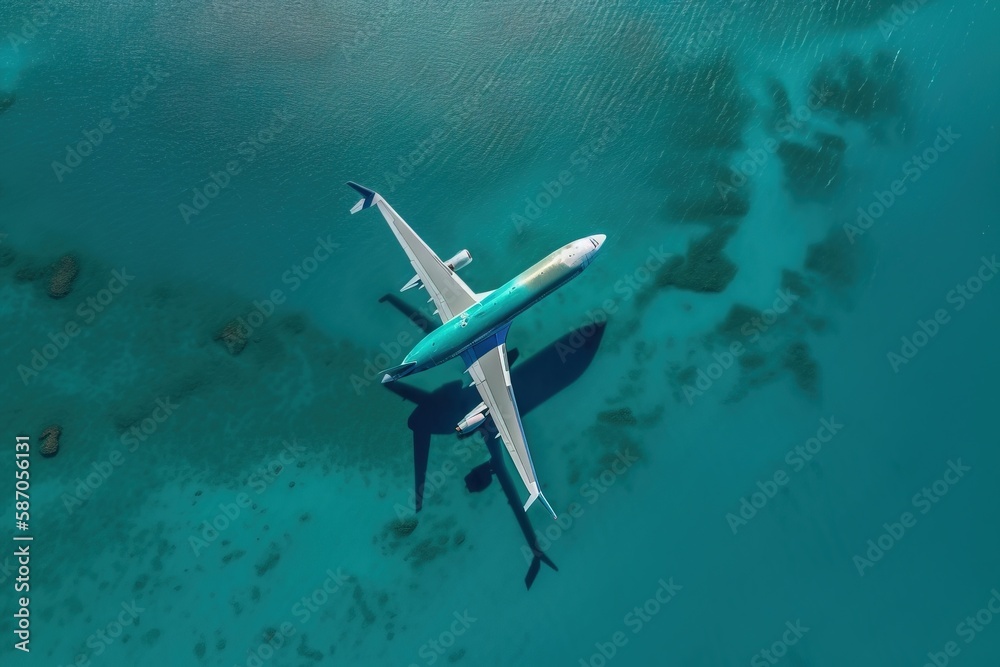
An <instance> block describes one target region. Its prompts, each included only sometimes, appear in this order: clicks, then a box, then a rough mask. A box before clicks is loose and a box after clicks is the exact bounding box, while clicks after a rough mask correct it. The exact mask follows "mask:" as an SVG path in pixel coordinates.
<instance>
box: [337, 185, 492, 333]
mask: <svg viewBox="0 0 1000 667" xmlns="http://www.w3.org/2000/svg"><path fill="white" fill-rule="evenodd" d="M347 184H348V185H349V186H351V187H352V188H354V189H355V190H357V191H358V192H359V193H361V196H362V197H363V199H362V200H361V201H359V202H358V203H357V204H355V205H354V207H353V208H352V209H351V213H357V212H358V211H361V210H364V209H366V208H368V207H370V206H377V207H378V210H379V211H380V212H381V213H382V216H383V217H384V218H385V220H386V222H388V223H389V227H390V228H392V232H393V234H395V235H396V240H397V241H399V245H401V246H403V250H404V251H406V256H407V257H409V258H410V264H412V265H413V268H414V270H415V271H416V272H417V275H418V276H420V280H421V282H422V283H423V285H424V287H426V288H427V292H428V293H429V294H430V296H431V298H430V300H431V301H433V302H434V306H435V307H436V308H437V315H438V317H440V318H441V321H442V322H447V321H448V320H450V319H451V318H453V317H455V316H456V315H458V314H459V313H461V312H462V311H464V310H466V309H467V308H468V307H469V306H471V305H473V304H475V303H478V302H479V300H478V299H477V298H476V294H475V293H474V292H473V291H472V290H471V289H469V286H468V285H466V284H465V282H464V281H463V280H462V279H461V278H459V277H458V274H457V273H455V272H454V271H453V270H452V269H449V268H448V267H447V266H446V265H445V263H444V262H442V261H441V258H440V257H438V256H437V254H435V252H434V251H433V250H431V249H430V247H429V246H428V245H427V244H426V243H424V240H423V239H421V238H420V237H419V236H417V233H416V232H415V231H413V229H412V228H411V227H410V226H409V225H408V224H406V221H405V220H403V218H401V217H400V216H399V214H398V213H396V211H394V210H393V209H392V207H391V206H389V202H387V201H386V200H385V199H383V198H382V195H380V194H379V193H377V192H375V191H374V190H369V189H368V188H366V187H364V186H363V185H358V184H357V183H354V182H348V183H347Z"/></svg>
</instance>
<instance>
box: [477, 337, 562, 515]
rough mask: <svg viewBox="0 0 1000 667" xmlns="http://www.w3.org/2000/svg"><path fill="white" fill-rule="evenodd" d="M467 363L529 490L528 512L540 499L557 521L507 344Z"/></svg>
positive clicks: (502, 344)
mask: <svg viewBox="0 0 1000 667" xmlns="http://www.w3.org/2000/svg"><path fill="white" fill-rule="evenodd" d="M504 333H506V332H504ZM463 356H464V355H463ZM466 361H467V362H468V361H471V363H470V364H469V374H470V375H471V376H472V383H473V384H474V385H475V387H476V390H477V391H479V395H480V396H481V397H482V399H483V402H484V403H485V404H486V406H487V407H488V408H489V411H490V417H492V418H493V423H494V424H495V425H496V427H497V437H499V438H502V439H503V444H504V445H505V446H506V447H507V453H508V454H510V458H511V460H512V461H513V462H514V467H515V468H517V472H518V474H519V475H520V476H521V481H522V482H523V483H524V486H525V488H526V489H527V490H528V500H527V502H525V503H524V509H525V511H527V509H528V508H529V507H531V505H532V503H534V502H535V500H538V499H541V501H542V504H543V505H545V507H546V509H548V510H549V513H551V514H552V518H553V519H555V518H557V517H556V513H555V512H554V511H553V510H552V506H551V505H549V501H548V500H546V499H545V495H544V494H543V493H542V492H541V490H540V489H539V488H538V479H537V478H536V476H535V466H534V465H533V464H532V462H531V453H530V452H529V451H528V443H527V441H526V440H525V437H524V428H523V427H522V426H521V414H520V413H519V412H518V410H517V401H516V400H515V398H514V389H513V388H512V387H511V384H510V366H509V365H508V361H507V345H506V344H505V343H500V344H499V345H498V346H496V347H494V348H492V349H490V350H489V351H487V352H485V353H483V354H482V355H480V356H479V357H478V358H477V359H475V360H472V358H471V357H469V358H467V359H466Z"/></svg>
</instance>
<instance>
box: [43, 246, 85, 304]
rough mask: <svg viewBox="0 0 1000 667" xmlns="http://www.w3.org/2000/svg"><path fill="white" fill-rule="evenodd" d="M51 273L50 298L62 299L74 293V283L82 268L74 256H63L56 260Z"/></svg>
mask: <svg viewBox="0 0 1000 667" xmlns="http://www.w3.org/2000/svg"><path fill="white" fill-rule="evenodd" d="M49 271H50V275H49V296H51V297H52V298H53V299H61V298H63V297H65V296H67V295H68V294H69V293H70V292H71V291H72V289H73V281H75V280H76V277H77V275H78V274H79V273H80V267H79V266H78V265H77V263H76V258H75V257H73V255H63V256H62V257H60V258H59V259H58V260H56V263H55V264H53V265H52V266H51V267H50V269H49Z"/></svg>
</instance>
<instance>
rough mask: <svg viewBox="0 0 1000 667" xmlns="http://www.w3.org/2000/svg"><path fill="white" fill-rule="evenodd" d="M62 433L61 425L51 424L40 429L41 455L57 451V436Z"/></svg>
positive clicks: (56, 452)
mask: <svg viewBox="0 0 1000 667" xmlns="http://www.w3.org/2000/svg"><path fill="white" fill-rule="evenodd" d="M61 435H62V427H61V426H59V425H56V424H54V425H52V426H48V427H46V428H45V430H43V431H42V438H41V440H42V456H45V457H51V456H55V455H56V454H58V453H59V437H60V436H61Z"/></svg>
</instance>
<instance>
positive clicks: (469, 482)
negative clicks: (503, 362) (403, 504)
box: [379, 294, 605, 588]
mask: <svg viewBox="0 0 1000 667" xmlns="http://www.w3.org/2000/svg"><path fill="white" fill-rule="evenodd" d="M379 301H381V302H389V303H390V304H392V305H393V306H394V307H395V308H396V309H397V310H399V311H400V312H402V313H403V314H404V315H406V316H407V317H408V318H409V319H410V321H411V322H413V324H414V325H415V326H417V327H418V328H419V329H421V330H422V331H423V332H424V333H430V332H431V331H433V330H434V329H435V328H436V327H437V323H436V322H432V321H430V320H429V319H428V318H427V317H426V316H425V315H424V314H423V313H421V312H420V311H418V310H416V309H414V308H413V307H411V306H410V305H409V304H407V303H406V302H404V301H403V300H402V299H400V298H399V297H397V296H395V295H392V294H387V295H385V296H383V297H382V298H381V299H379ZM604 326H605V325H604V324H603V323H601V324H594V325H590V326H589V327H588V328H592V331H589V332H588V331H584V330H583V329H582V328H581V329H575V330H573V331H571V332H569V333H567V334H565V335H564V336H561V337H559V338H558V339H556V340H555V341H553V342H552V343H550V344H549V345H547V346H546V347H545V348H543V349H542V350H540V351H539V352H537V353H535V354H533V355H532V356H531V357H529V358H528V359H526V360H524V361H522V362H521V363H519V364H517V365H515V362H516V361H517V359H518V356H519V355H518V351H517V350H510V351H509V352H508V353H507V358H508V363H509V364H510V366H511V371H510V375H511V385H512V386H513V387H514V395H515V396H516V397H517V406H518V409H519V410H520V412H521V415H522V416H524V415H526V414H528V413H529V412H531V411H532V410H534V409H535V408H537V407H538V406H539V405H541V404H542V403H544V402H545V401H547V400H548V399H549V398H551V397H552V396H555V395H556V394H558V393H559V392H560V391H562V390H563V389H566V388H567V387H568V386H569V385H570V384H572V383H573V382H575V381H576V380H577V379H579V378H580V376H581V375H583V372H584V371H585V370H587V368H588V367H589V366H590V364H591V362H592V361H593V360H594V357H595V356H596V354H597V348H598V347H599V346H600V344H601V339H602V337H603V336H604ZM382 386H383V387H385V388H386V389H388V390H389V391H391V392H393V393H394V394H396V395H398V396H400V397H402V398H403V399H405V400H407V401H410V402H411V403H413V404H415V405H416V407H415V408H414V409H413V412H412V413H411V414H410V417H409V420H408V421H407V426H409V428H410V430H411V431H413V470H414V483H415V488H416V501H415V505H416V506H415V509H416V511H418V512H419V511H420V508H421V506H422V505H423V495H424V485H425V483H426V478H427V461H428V458H429V456H430V445H431V436H432V435H453V434H455V425H456V424H457V423H458V421H459V420H460V419H461V418H462V416H463V415H465V414H467V413H468V412H469V411H470V410H472V409H473V408H474V407H476V406H477V405H478V404H479V402H480V397H479V394H478V392H477V391H476V390H475V389H474V388H472V387H471V386H465V383H464V382H462V381H461V380H456V381H454V382H449V383H447V384H445V385H442V386H441V387H438V388H437V389H435V390H434V391H424V390H423V389H418V388H416V387H414V386H412V385H408V384H406V383H405V382H403V381H401V380H397V381H395V382H389V383H387V384H384V385H382ZM476 432H477V433H479V434H481V436H482V438H483V440H484V441H485V443H486V447H487V449H488V450H489V453H490V460H489V461H487V462H486V463H483V464H481V465H479V466H476V467H475V468H474V469H473V470H472V471H471V472H470V473H469V474H468V475H467V476H466V478H465V482H466V486H467V487H468V489H469V490H470V491H472V492H479V491H482V490H484V489H486V488H487V487H488V486H489V485H490V483H491V482H492V480H493V476H494V475H495V476H496V478H497V481H498V482H499V483H500V487H501V489H503V492H504V494H505V495H506V496H507V502H508V503H509V504H510V507H511V510H512V511H513V513H514V517H515V518H516V519H517V522H518V525H519V526H520V527H521V532H523V533H524V537H525V539H526V540H527V542H528V546H529V547H530V548H531V551H532V553H533V554H534V558H533V559H532V561H531V565H530V566H529V568H528V574H527V575H526V576H525V580H524V581H525V584H526V585H527V587H528V588H531V584H532V582H534V580H535V577H536V576H537V575H538V571H539V569H540V568H541V564H542V563H545V564H546V565H548V566H549V567H551V568H552V569H553V570H557V571H558V568H557V567H556V565H555V563H553V562H552V561H551V560H550V559H549V557H548V556H546V555H545V553H543V551H542V549H541V548H540V547H539V546H538V541H537V538H536V537H535V531H534V528H533V527H532V525H531V520H530V519H529V518H528V515H527V513H526V512H525V511H524V509H523V507H522V505H523V501H522V499H521V495H522V494H521V492H520V491H519V490H518V488H517V486H516V485H515V484H514V481H513V479H512V478H511V476H510V472H509V470H508V469H507V465H506V460H505V457H506V452H505V448H504V447H503V446H502V444H501V441H500V439H499V438H496V434H497V431H496V427H495V426H494V424H493V420H492V419H490V418H487V419H486V421H485V422H484V423H483V426H482V427H480V428H479V429H478V430H477V431H476Z"/></svg>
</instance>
